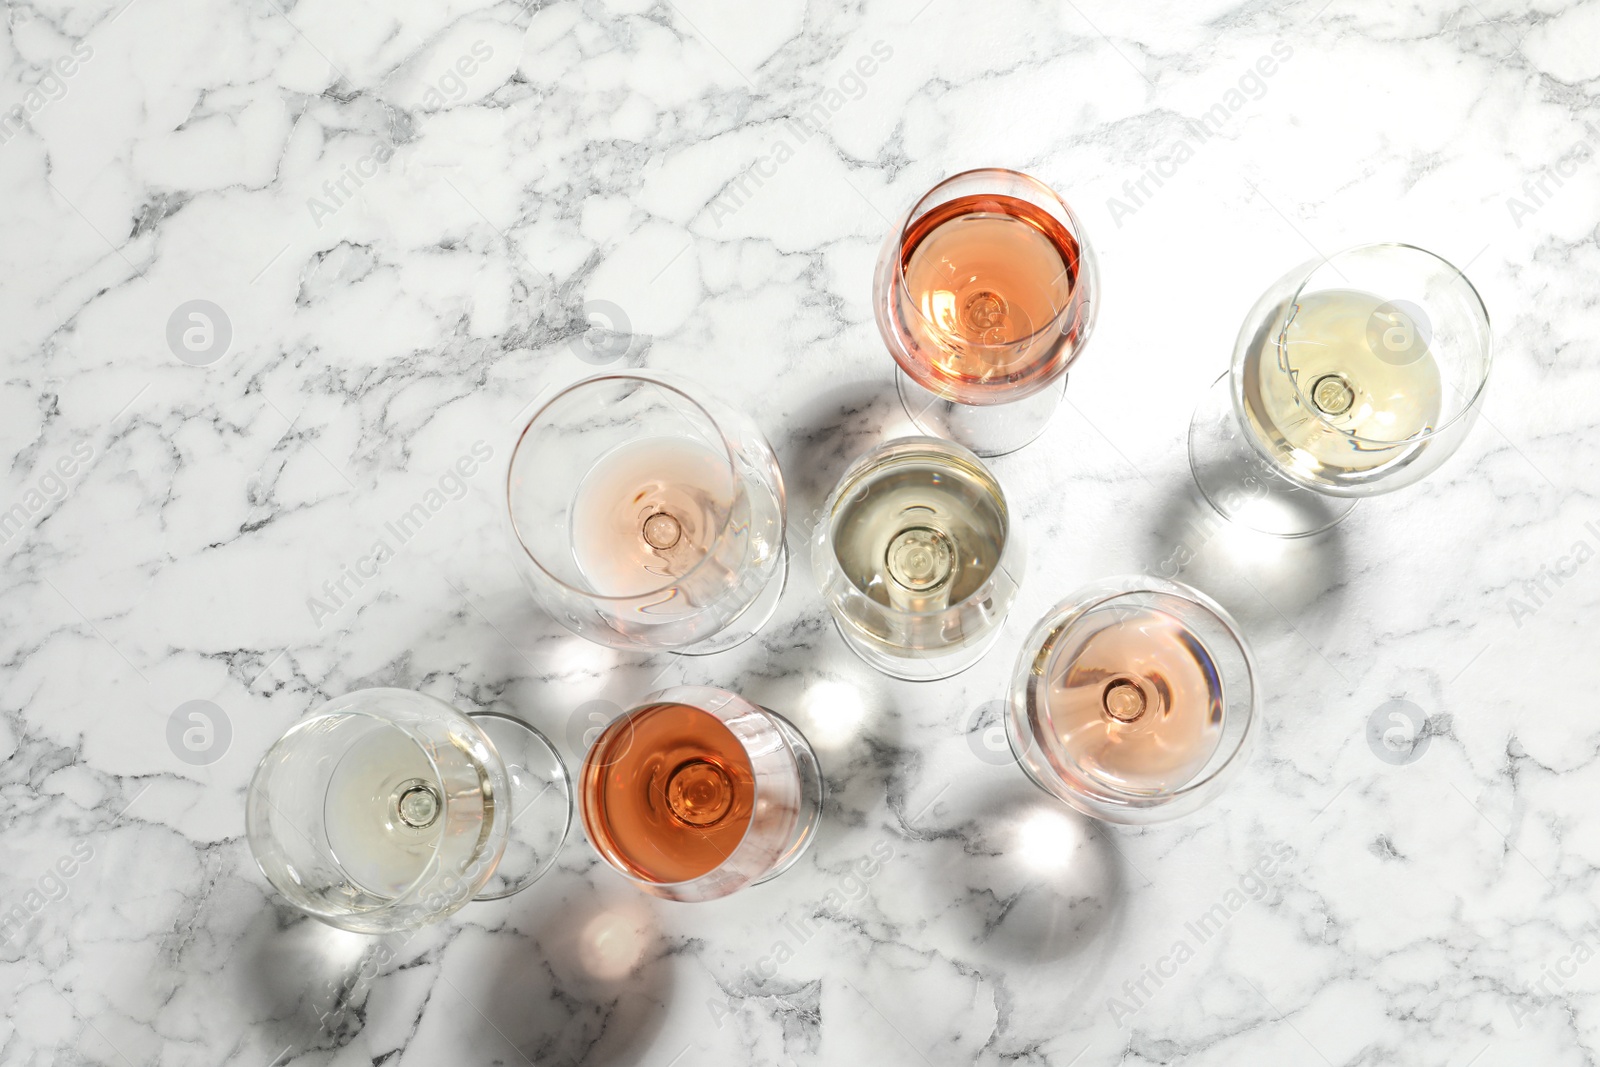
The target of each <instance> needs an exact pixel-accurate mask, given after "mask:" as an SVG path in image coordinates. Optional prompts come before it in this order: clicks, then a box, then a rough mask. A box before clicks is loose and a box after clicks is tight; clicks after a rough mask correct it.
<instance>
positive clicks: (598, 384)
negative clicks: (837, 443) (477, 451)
mask: <svg viewBox="0 0 1600 1067" xmlns="http://www.w3.org/2000/svg"><path fill="white" fill-rule="evenodd" d="M507 501H508V507H509V510H510V516H511V534H512V539H513V541H514V546H513V554H514V556H515V558H516V560H517V564H518V571H519V573H520V574H521V575H522V578H523V581H524V584H526V585H527V587H528V590H529V592H531V593H532V594H533V597H534V599H535V600H536V601H538V602H539V604H540V605H542V606H543V607H544V608H545V610H546V611H548V612H549V613H550V615H551V617H552V618H554V619H555V620H556V621H557V622H559V623H560V624H561V625H563V626H565V627H566V628H567V629H569V630H571V631H572V632H573V633H575V634H577V635H578V636H580V637H584V638H587V639H588V640H590V641H594V642H596V643H597V644H602V645H609V646H611V647H613V648H631V649H643V650H658V649H671V650H674V651H678V652H684V653H695V654H699V653H709V652H720V651H723V650H724V649H727V648H731V647H733V646H734V645H736V644H738V643H739V642H741V641H744V640H746V639H748V638H749V637H751V636H752V635H753V634H755V632H756V631H757V630H758V629H760V627H761V625H762V624H763V623H765V622H766V621H767V619H768V618H770V617H771V615H772V612H773V611H774V610H775V609H776V607H777V605H778V598H779V596H780V595H781V594H782V592H783V584H784V579H785V576H786V575H787V558H786V556H785V554H784V549H783V538H784V521H785V511H784V488H783V475H782V474H781V473H780V472H779V470H778V461H777V457H775V456H774V455H773V453H772V448H771V446H770V445H768V444H767V440H766V438H765V437H763V436H762V435H761V431H760V430H759V429H758V428H757V427H756V425H755V423H754V422H753V421H752V420H751V419H750V418H749V417H748V416H746V415H744V414H743V413H741V412H739V411H736V410H734V409H733V408H731V407H729V406H728V405H726V404H723V403H721V402H719V401H717V400H716V399H714V398H712V397H710V396H708V395H706V394H704V393H703V392H700V391H699V390H697V389H694V388H693V387H692V386H690V385H688V384H687V383H685V382H682V381H680V380H678V379H675V378H671V377H668V376H666V375H661V374H657V373H642V372H641V373H629V374H605V375H599V376H596V377H592V378H586V379H584V380H583V381H580V382H578V383H576V384H574V385H571V386H568V387H567V388H566V389H563V390H562V391H561V392H559V393H557V394H556V395H555V397H554V398H552V399H551V400H550V401H549V402H548V403H546V404H545V405H544V406H543V407H541V408H540V409H539V410H538V411H537V412H536V413H535V414H534V415H533V417H532V418H531V419H529V420H528V424H527V426H526V428H524V429H523V431H522V436H521V437H520V438H519V440H518V441H517V446H516V450H515V452H514V453H513V455H512V457H511V469H510V475H509V479H508V482H507Z"/></svg>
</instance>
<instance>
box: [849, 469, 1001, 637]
mask: <svg viewBox="0 0 1600 1067" xmlns="http://www.w3.org/2000/svg"><path fill="white" fill-rule="evenodd" d="M838 501H839V502H838V504H837V505H836V506H835V509H834V515H833V552H834V555H835V557H836V558H837V560H838V563H839V567H840V569H841V570H842V571H843V573H844V575H845V577H846V578H847V579H848V580H849V581H850V583H851V584H852V585H854V586H855V587H856V588H857V589H859V590H860V591H861V592H862V593H865V594H866V595H867V596H869V597H871V598H872V599H873V600H875V601H877V602H878V603H879V604H882V605H884V606H886V607H889V608H892V609H894V610H896V611H902V612H928V611H939V610H941V609H943V608H947V607H949V606H950V605H952V604H957V603H959V602H961V601H962V600H965V599H966V598H967V597H969V596H971V595H972V594H973V593H974V592H975V591H976V590H977V589H978V588H979V587H980V586H982V585H983V584H984V583H985V582H987V581H988V580H989V577H990V575H992V574H993V573H994V570H995V567H996V566H997V565H998V564H999V561H1000V555H1001V551H1002V549H1003V548H1004V545H1005V540H1006V533H1007V524H1008V521H1009V517H1008V515H1007V514H1006V506H1005V498H1004V496H1003V495H1002V494H1001V492H1000V486H999V484H998V483H996V482H995V480H994V477H993V475H991V474H990V473H989V472H988V471H987V470H985V469H983V467H982V466H981V465H979V464H977V463H976V462H975V461H973V460H971V459H969V458H967V457H966V456H963V455H962V454H960V453H958V452H957V451H955V450H954V449H951V448H947V447H942V446H940V445H938V444H937V443H935V442H931V441H930V442H929V443H928V445H927V447H925V448H920V449H917V450H915V451H913V452H909V453H904V454H892V455H890V456H889V457H887V458H886V459H885V460H884V461H882V462H880V463H876V464H872V465H869V466H868V467H866V468H865V469H863V470H862V471H861V472H860V473H859V474H858V475H857V476H856V477H855V478H853V479H851V480H850V481H849V482H847V483H843V484H841V485H840V487H839V489H838Z"/></svg>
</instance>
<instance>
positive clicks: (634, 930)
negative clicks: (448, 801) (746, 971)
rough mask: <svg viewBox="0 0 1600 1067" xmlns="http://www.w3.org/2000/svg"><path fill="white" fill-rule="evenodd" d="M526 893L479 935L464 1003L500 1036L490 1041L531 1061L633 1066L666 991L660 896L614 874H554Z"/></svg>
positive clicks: (662, 1009)
mask: <svg viewBox="0 0 1600 1067" xmlns="http://www.w3.org/2000/svg"><path fill="white" fill-rule="evenodd" d="M563 882H564V883H566V884H565V885H564V886H563V885H562V883H563ZM558 889H564V891H561V892H559V897H558ZM530 892H533V893H537V894H538V896H535V897H532V898H529V900H528V901H525V902H518V901H516V899H515V898H513V900H512V901H511V902H508V903H507V905H506V906H507V907H510V908H513V909H515V910H516V913H517V917H516V920H515V922H514V924H513V923H508V924H507V926H506V927H500V928H496V929H494V931H493V933H492V936H485V937H484V939H483V940H482V942H481V944H480V945H479V946H478V950H477V953H476V956H475V959H474V969H475V973H476V974H477V975H478V976H479V977H478V980H477V983H476V984H477V989H476V991H475V992H474V993H473V1001H474V1005H475V1006H476V1007H477V1008H478V1009H479V1010H480V1011H481V1012H483V1014H484V1016H485V1017H487V1018H488V1019H491V1020H493V1022H494V1025H495V1028H496V1029H497V1030H498V1031H499V1034H500V1037H502V1038H504V1040H500V1039H499V1038H496V1039H495V1046H496V1047H497V1048H504V1046H505V1044H506V1042H510V1043H511V1044H514V1045H515V1046H516V1048H517V1050H518V1051H519V1052H520V1053H521V1055H522V1057H523V1058H524V1059H526V1060H528V1061H530V1062H532V1063H538V1064H544V1063H574V1064H576V1063H581V1064H584V1065H585V1067H611V1065H614V1064H634V1063H638V1062H639V1061H640V1059H641V1057H642V1056H643V1054H644V1052H645V1050H646V1049H649V1048H650V1047H651V1046H653V1045H654V1044H655V1041H656V1037H657V1035H658V1033H659V1032H660V1029H661V1024H662V1022H663V1020H664V1017H665V1015H666V1013H667V1010H668V1006H669V1002H670V1000H671V998H672V985H673V972H672V960H673V955H672V951H671V947H670V945H669V944H668V942H667V941H666V940H665V939H664V938H663V937H662V934H661V931H660V927H659V924H658V922H657V919H656V909H657V908H658V907H660V906H661V903H660V902H659V901H657V900H655V899H654V898H653V897H648V896H645V895H644V894H642V893H639V892H638V891H637V890H635V889H633V887H632V886H629V885H626V884H623V883H621V882H620V880H618V884H616V885H607V884H601V885H595V884H592V883H590V882H589V881H587V880H582V881H578V880H568V879H565V878H558V880H557V881H556V882H554V883H552V884H549V885H545V884H543V883H541V884H540V885H539V886H537V887H535V888H534V889H533V890H531V891H530ZM529 904H531V905H532V906H531V909H529V907H528V906H529ZM491 907H493V906H492V905H491Z"/></svg>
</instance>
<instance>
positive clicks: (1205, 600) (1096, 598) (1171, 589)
mask: <svg viewBox="0 0 1600 1067" xmlns="http://www.w3.org/2000/svg"><path fill="white" fill-rule="evenodd" d="M1141 593H1157V594H1160V595H1163V596H1172V597H1177V598H1178V599H1180V600H1186V601H1188V602H1189V603H1191V604H1194V605H1196V606H1198V607H1201V608H1204V609H1205V610H1206V612H1207V613H1209V614H1210V615H1211V616H1212V617H1213V618H1215V619H1216V620H1217V621H1218V622H1219V623H1221V624H1222V628H1223V630H1224V631H1225V632H1226V633H1227V634H1228V637H1229V638H1230V639H1231V640H1232V641H1233V643H1234V645H1235V647H1237V648H1238V650H1239V653H1240V655H1241V656H1243V657H1244V664H1245V675H1246V679H1247V680H1248V682H1249V685H1250V700H1249V704H1248V708H1247V710H1248V714H1247V715H1246V716H1245V722H1244V729H1242V730H1241V731H1239V739H1238V740H1237V741H1236V742H1235V743H1234V746H1233V751H1231V752H1229V753H1228V754H1227V756H1225V757H1224V758H1223V760H1222V762H1221V763H1219V764H1217V765H1216V766H1215V767H1213V768H1211V770H1210V771H1209V772H1208V773H1206V774H1203V775H1196V776H1195V777H1194V778H1191V779H1190V780H1188V781H1187V782H1184V783H1183V784H1182V785H1180V786H1178V787H1177V788H1175V789H1170V790H1167V791H1165V792H1161V793H1130V792H1126V791H1124V790H1120V789H1116V788H1114V787H1111V786H1108V785H1106V784H1105V783H1103V782H1101V781H1099V780H1098V779H1096V778H1093V777H1091V776H1089V775H1087V774H1084V773H1082V772H1081V771H1080V772H1079V774H1078V776H1077V781H1075V782H1073V783H1072V787H1069V788H1068V792H1071V793H1074V794H1077V795H1085V796H1087V797H1089V798H1091V799H1094V800H1099V801H1109V802H1111V803H1115V804H1117V805H1119V806H1121V807H1126V808H1138V809H1148V808H1159V807H1162V806H1164V805H1166V804H1170V803H1172V802H1173V801H1176V800H1181V799H1184V798H1186V797H1189V796H1192V795H1194V794H1195V793H1197V792H1199V791H1200V790H1202V789H1205V788H1207V787H1209V786H1210V785H1211V784H1212V783H1213V782H1216V781H1218V780H1219V779H1221V778H1222V777H1223V775H1224V774H1226V773H1227V772H1228V771H1230V770H1231V769H1232V768H1233V767H1234V766H1235V765H1236V763H1235V761H1237V760H1238V759H1239V758H1240V755H1241V754H1242V753H1244V752H1245V751H1246V750H1247V749H1248V748H1249V741H1250V738H1251V737H1252V736H1254V733H1255V728H1256V719H1258V718H1259V717H1260V715H1261V689H1260V685H1259V684H1258V681H1257V677H1258V673H1257V667H1256V660H1255V654H1254V653H1253V652H1251V651H1250V643H1249V642H1248V641H1247V640H1246V639H1245V636H1244V631H1243V630H1242V629H1240V627H1239V624H1238V622H1237V620H1235V619H1234V617H1233V616H1232V615H1231V614H1229V612H1228V610H1227V609H1226V608H1224V607H1223V606H1222V605H1221V604H1219V603H1217V602H1216V601H1215V600H1213V599H1212V598H1211V597H1210V596H1207V595H1206V594H1205V593H1202V592H1201V591H1200V590H1198V589H1196V588H1194V587H1193V586H1191V585H1187V584H1185V583H1183V582H1178V581H1174V580H1172V579H1170V578H1161V577H1157V576H1155V575H1150V574H1138V575H1131V574H1130V575H1118V576H1115V577H1111V578H1103V579H1101V580H1099V581H1097V582H1092V583H1090V584H1089V585H1086V586H1083V587H1081V588H1079V589H1077V590H1076V591H1074V592H1072V593H1070V594H1068V596H1067V597H1066V598H1065V599H1063V600H1061V601H1060V602H1059V603H1057V604H1056V605H1055V606H1054V607H1052V608H1051V609H1050V610H1049V611H1047V612H1046V613H1045V614H1044V615H1043V617H1041V618H1040V619H1039V621H1038V622H1037V623H1036V624H1035V625H1034V628H1033V630H1032V631H1030V632H1029V634H1028V637H1027V639H1026V640H1024V641H1023V645H1022V652H1021V653H1020V656H1019V659H1018V665H1017V669H1016V670H1015V671H1014V672H1013V676H1014V677H1016V676H1020V675H1021V674H1022V671H1023V669H1024V667H1026V666H1027V665H1029V664H1031V663H1033V662H1034V660H1036V659H1037V658H1038V655H1039V651H1040V646H1039V642H1038V641H1037V640H1036V637H1037V635H1038V634H1040V632H1041V631H1045V630H1052V631H1053V630H1059V629H1063V628H1064V627H1065V626H1066V625H1067V624H1068V622H1069V621H1076V620H1077V619H1079V618H1082V617H1083V616H1084V615H1086V614H1088V613H1089V612H1090V611H1092V610H1094V609H1095V608H1097V607H1100V606H1101V605H1104V604H1109V603H1111V602H1112V601H1115V600H1120V599H1122V598H1123V597H1129V596H1138V595H1139V594H1141ZM1208 651H1209V649H1208ZM1025 688H1026V683H1024V684H1023V685H1020V686H1019V685H1017V684H1015V682H1014V683H1013V690H1012V692H1013V696H1015V695H1016V694H1017V693H1018V692H1020V691H1022V690H1024V689H1025ZM1029 725H1030V736H1029V737H1028V742H1029V743H1030V744H1033V745H1037V744H1038V742H1037V741H1035V740H1034V739H1033V737H1032V736H1031V732H1032V731H1031V725H1032V724H1031V723H1030V724H1029ZM1046 762H1047V763H1049V761H1048V760H1046ZM1050 766H1051V767H1052V769H1054V764H1053V763H1052V764H1050ZM1078 782H1083V783H1088V784H1092V785H1093V786H1094V787H1095V788H1093V789H1092V790H1081V789H1078V788H1076V786H1077V784H1078ZM1064 784H1065V783H1064Z"/></svg>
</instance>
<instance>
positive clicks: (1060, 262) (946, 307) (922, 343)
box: [890, 194, 1079, 402]
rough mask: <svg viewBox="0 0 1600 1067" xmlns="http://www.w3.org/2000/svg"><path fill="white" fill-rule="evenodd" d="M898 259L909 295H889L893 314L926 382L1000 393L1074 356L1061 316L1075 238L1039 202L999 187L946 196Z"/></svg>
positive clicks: (1049, 374) (1043, 376) (1021, 387)
mask: <svg viewBox="0 0 1600 1067" xmlns="http://www.w3.org/2000/svg"><path fill="white" fill-rule="evenodd" d="M900 267H901V271H902V273H903V275H904V279H905V288H906V293H905V295H906V297H908V300H907V301H905V302H904V303H903V302H902V301H901V300H892V301H891V302H890V308H891V320H892V322H893V326H894V328H895V330H896V331H897V332H898V333H899V334H900V335H901V337H900V341H901V344H902V346H903V347H904V349H905V350H906V352H907V353H908V354H909V360H910V362H909V364H907V363H902V366H903V367H904V369H905V371H906V373H907V374H909V375H911V377H912V378H913V379H915V380H916V381H917V382H918V383H920V384H921V385H923V386H925V387H927V388H929V389H932V390H934V391H936V392H937V391H941V390H943V389H946V388H947V387H949V386H956V387H957V388H958V389H964V390H966V391H969V392H970V391H973V390H978V391H982V392H984V393H987V394H989V396H990V398H991V400H990V402H998V401H1000V400H1003V399H1014V394H1019V393H1020V394H1026V393H1028V392H1031V391H1033V390H1034V389H1035V388H1038V387H1042V385H1043V384H1044V383H1048V382H1049V381H1051V380H1053V379H1054V378H1055V377H1056V374H1057V372H1058V370H1059V368H1060V365H1061V364H1062V363H1063V362H1064V361H1065V360H1067V359H1068V358H1070V356H1071V354H1072V352H1073V345H1072V342H1073V341H1074V337H1073V334H1074V332H1075V325H1076V324H1074V323H1070V322H1068V323H1060V322H1058V321H1057V319H1058V316H1060V315H1061V313H1062V312H1064V311H1066V310H1067V309H1068V308H1069V306H1070V305H1071V303H1072V296H1073V292H1074V289H1075V287H1076V285H1077V283H1078V269H1079V249H1078V242H1077V241H1076V240H1075V239H1074V238H1073V236H1072V235H1071V233H1069V232H1068V231H1067V228H1066V227H1065V226H1064V225H1063V224H1062V223H1061V222H1060V221H1059V220H1058V219H1057V218H1055V216H1053V215H1052V214H1050V213H1049V212H1047V211H1045V210H1044V209H1043V208H1041V207H1038V206H1037V205H1035V204H1033V203H1030V202H1029V201H1027V200H1022V199H1020V198H1017V197H1012V196H1005V195H999V194H994V195H990V194H984V195H970V196H962V197H958V198H956V199H954V200H951V201H949V202H947V203H944V204H941V205H939V206H938V207H935V208H933V209H932V210H930V211H928V212H927V213H926V214H924V215H922V216H921V217H920V218H918V219H916V220H915V221H914V222H913V223H912V224H911V225H910V226H909V227H908V228H907V230H906V232H905V233H904V234H903V236H902V240H901V246H900ZM905 304H909V306H904V305H905Z"/></svg>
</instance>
